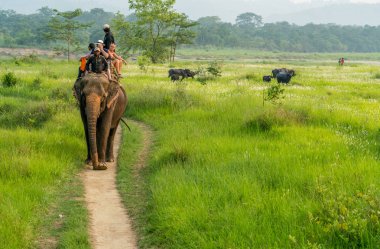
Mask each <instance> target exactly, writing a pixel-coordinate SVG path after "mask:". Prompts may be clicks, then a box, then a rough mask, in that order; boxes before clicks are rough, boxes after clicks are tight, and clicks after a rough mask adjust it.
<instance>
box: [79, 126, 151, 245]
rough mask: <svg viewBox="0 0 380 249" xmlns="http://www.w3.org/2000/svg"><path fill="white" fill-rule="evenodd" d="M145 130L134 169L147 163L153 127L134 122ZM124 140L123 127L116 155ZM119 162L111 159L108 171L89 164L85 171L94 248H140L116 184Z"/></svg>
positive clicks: (84, 178) (116, 145)
mask: <svg viewBox="0 0 380 249" xmlns="http://www.w3.org/2000/svg"><path fill="white" fill-rule="evenodd" d="M133 123H134V124H136V125H137V126H139V128H140V129H142V131H143V148H142V150H141V151H140V152H139V155H138V159H137V162H136V164H135V165H134V168H135V172H136V173H138V171H139V169H140V168H142V167H144V166H145V164H146V160H147V157H148V154H149V148H150V144H151V132H150V129H149V128H148V127H147V126H145V125H144V124H142V123H140V122H133ZM120 141H121V129H120V127H119V128H118V130H117V132H116V136H115V144H114V146H115V147H114V152H115V158H117V154H118V150H119V145H120ZM116 165H117V162H116V161H115V162H114V163H109V164H108V166H109V167H108V169H107V170H105V171H95V170H92V167H91V168H90V167H88V168H87V169H86V170H85V172H84V173H83V182H84V186H85V199H86V203H87V208H88V211H89V215H90V225H89V234H90V239H91V245H92V248H94V249H98V248H115V249H119V248H123V249H129V248H137V237H136V234H135V233H134V231H133V230H132V222H131V219H130V217H129V216H128V212H127V210H126V209H125V208H124V205H123V203H122V200H121V197H120V195H119V193H118V191H117V188H116Z"/></svg>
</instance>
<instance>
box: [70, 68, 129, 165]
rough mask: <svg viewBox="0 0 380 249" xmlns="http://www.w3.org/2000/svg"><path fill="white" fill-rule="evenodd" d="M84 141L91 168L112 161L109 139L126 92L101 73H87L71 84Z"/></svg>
mask: <svg viewBox="0 0 380 249" xmlns="http://www.w3.org/2000/svg"><path fill="white" fill-rule="evenodd" d="M74 91H75V95H76V97H77V99H78V101H79V104H80V113H81V117H82V122H83V126H84V131H85V135H86V143H87V160H86V162H87V163H89V162H90V161H92V166H93V169H94V170H105V169H107V164H106V161H107V162H113V161H114V155H113V142H114V137H115V133H116V129H117V126H118V124H119V122H120V119H121V117H122V116H123V113H124V111H125V109H126V107H127V102H128V99H127V95H126V93H125V91H124V89H123V88H122V87H121V86H120V85H119V83H118V82H116V81H111V83H110V81H109V80H108V78H107V77H106V76H105V75H103V74H88V75H86V76H85V77H83V78H81V79H78V81H77V82H76V83H75V85H74Z"/></svg>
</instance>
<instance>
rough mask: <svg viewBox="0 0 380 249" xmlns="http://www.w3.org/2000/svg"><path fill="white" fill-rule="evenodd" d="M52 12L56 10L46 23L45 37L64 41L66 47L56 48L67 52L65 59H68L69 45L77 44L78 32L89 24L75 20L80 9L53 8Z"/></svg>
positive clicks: (79, 13) (80, 12) (80, 11)
mask: <svg viewBox="0 0 380 249" xmlns="http://www.w3.org/2000/svg"><path fill="white" fill-rule="evenodd" d="M54 12H56V16H53V17H52V18H51V19H50V21H49V23H48V32H47V33H45V37H46V38H47V39H48V40H53V41H61V42H62V41H64V42H65V43H66V47H65V48H58V50H61V51H65V52H66V54H67V60H68V61H69V60H70V52H71V47H72V46H73V45H78V41H79V40H80V37H79V36H78V33H80V31H81V30H83V29H85V28H87V27H89V26H90V25H89V24H84V23H80V22H79V21H77V20H75V18H77V17H78V16H80V15H81V14H82V10H80V9H76V10H74V11H66V12H59V11H57V10H55V11H54Z"/></svg>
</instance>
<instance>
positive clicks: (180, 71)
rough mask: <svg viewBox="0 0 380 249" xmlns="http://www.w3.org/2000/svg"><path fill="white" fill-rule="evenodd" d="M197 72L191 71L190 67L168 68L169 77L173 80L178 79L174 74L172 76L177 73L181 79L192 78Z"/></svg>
mask: <svg viewBox="0 0 380 249" xmlns="http://www.w3.org/2000/svg"><path fill="white" fill-rule="evenodd" d="M196 74H197V72H193V71H191V70H190V69H174V68H172V69H170V70H169V76H168V77H169V78H171V79H172V81H175V80H179V78H178V79H177V77H176V76H174V78H173V77H172V76H173V75H177V76H178V77H181V81H182V80H183V79H185V78H189V77H191V78H193V79H194V76H195V75H196Z"/></svg>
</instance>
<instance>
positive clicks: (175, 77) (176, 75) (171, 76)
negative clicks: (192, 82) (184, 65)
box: [170, 74, 179, 82]
mask: <svg viewBox="0 0 380 249" xmlns="http://www.w3.org/2000/svg"><path fill="white" fill-rule="evenodd" d="M170 79H171V80H172V81H173V82H174V81H176V80H179V75H178V74H172V75H170Z"/></svg>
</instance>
